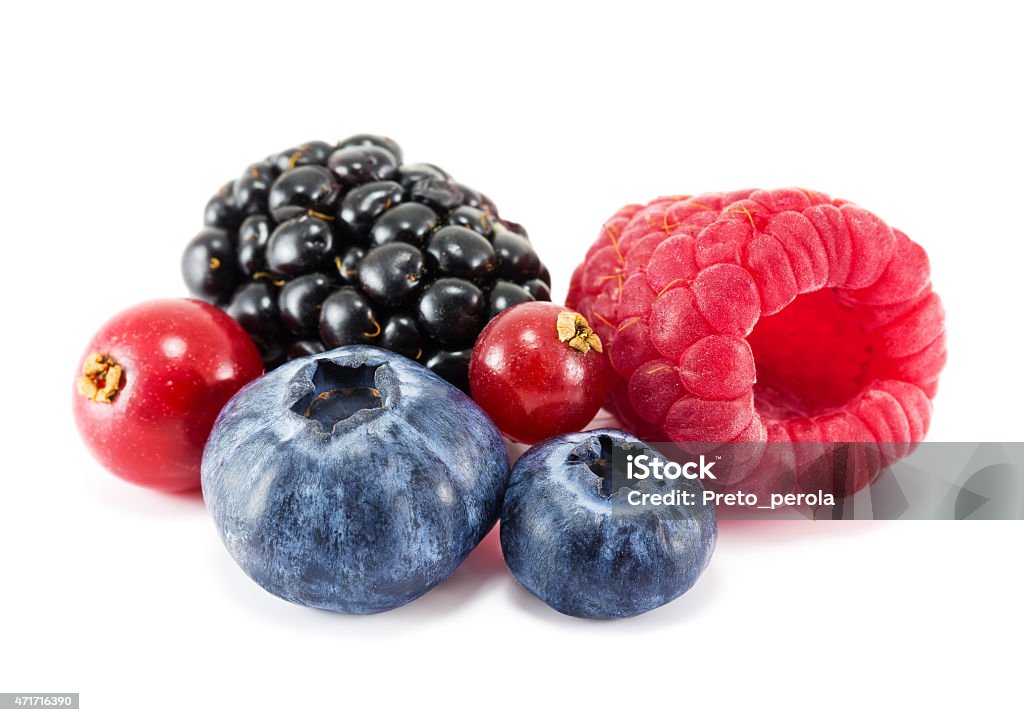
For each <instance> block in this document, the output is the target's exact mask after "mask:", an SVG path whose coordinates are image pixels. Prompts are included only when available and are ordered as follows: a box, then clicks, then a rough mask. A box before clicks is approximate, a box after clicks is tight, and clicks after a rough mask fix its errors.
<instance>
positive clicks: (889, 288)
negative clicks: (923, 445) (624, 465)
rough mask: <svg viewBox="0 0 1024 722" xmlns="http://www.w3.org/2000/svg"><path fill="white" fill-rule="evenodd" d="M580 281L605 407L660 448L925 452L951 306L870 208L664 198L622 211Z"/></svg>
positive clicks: (575, 300)
mask: <svg viewBox="0 0 1024 722" xmlns="http://www.w3.org/2000/svg"><path fill="white" fill-rule="evenodd" d="M572 278H573V280H572V284H571V286H570V291H569V296H568V299H567V301H566V303H568V304H569V305H570V306H572V307H573V308H575V309H577V310H579V311H580V313H583V314H585V315H588V316H591V317H593V318H594V319H595V320H597V321H600V322H601V324H602V325H601V327H600V328H601V335H602V338H603V340H604V342H605V345H606V347H607V351H608V358H609V360H610V362H611V365H612V373H611V374H610V376H611V378H610V385H611V388H610V392H609V400H608V404H607V406H608V408H609V410H610V411H612V413H614V414H615V415H616V416H617V417H618V418H619V420H620V421H621V422H622V424H623V426H624V427H625V428H626V429H627V430H629V431H632V432H633V433H635V434H637V435H638V436H641V437H643V438H644V439H646V440H648V441H674V442H678V443H683V444H686V443H691V442H724V441H731V440H736V441H765V440H767V441H789V440H793V441H806V442H822V441H828V442H856V441H865V440H870V441H875V442H878V444H879V448H880V453H881V454H882V456H884V457H886V458H896V457H898V456H900V455H903V454H905V453H907V452H908V451H909V449H910V448H911V443H912V442H917V441H920V440H921V439H922V438H924V435H925V433H926V431H927V428H928V422H929V418H930V415H931V398H932V397H934V396H935V391H936V385H937V383H938V377H939V372H940V371H941V370H942V367H943V364H944V363H945V359H946V347H945V334H944V330H943V329H944V321H943V312H942V304H941V303H940V301H939V298H938V296H937V295H936V294H935V293H934V292H933V291H932V288H931V284H930V282H929V267H928V257H927V255H926V254H925V252H924V250H923V249H922V248H921V247H920V246H918V245H917V244H916V243H914V242H913V241H911V240H910V239H909V238H908V237H907V236H906V235H904V234H903V233H901V232H900V231H898V230H895V229H892V228H890V227H889V226H887V225H886V224H885V223H883V222H882V221H881V220H880V219H879V218H878V217H877V216H874V215H872V214H871V213H869V212H868V211H865V210H863V209H862V208H858V207H857V206H855V205H853V204H851V203H847V202H846V201H842V200H838V199H833V198H830V197H828V196H826V195H824V194H822V193H816V192H813V191H808V190H801V189H794V188H786V189H782V190H775V191H749V190H748V191H739V192H736V193H725V194H721V193H712V194H707V195H703V196H697V197H690V196H675V197H664V198H659V199H656V200H655V201H653V202H652V203H650V204H649V205H647V206H626V207H625V208H623V209H621V210H620V211H618V212H617V213H616V214H615V215H614V216H613V217H612V218H611V219H610V220H609V221H608V222H607V223H605V224H604V227H603V229H602V231H601V235H600V237H599V238H598V240H597V241H596V242H595V243H594V245H593V246H592V247H591V248H590V250H589V251H588V252H587V255H586V258H585V259H584V261H583V263H582V264H581V265H580V266H579V267H578V268H577V269H576V271H575V273H573V277H572ZM870 478H871V475H870V474H863V475H861V476H858V477H857V478H856V479H853V480H852V481H851V480H848V482H849V486H848V489H847V490H850V491H855V490H856V489H857V488H858V485H863V484H864V483H867V480H869V479H870Z"/></svg>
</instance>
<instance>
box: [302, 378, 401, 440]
mask: <svg viewBox="0 0 1024 722" xmlns="http://www.w3.org/2000/svg"><path fill="white" fill-rule="evenodd" d="M376 371H377V366H375V365H372V364H363V365H361V366H339V365H338V364H336V363H332V362H331V361H327V360H321V361H317V362H316V370H315V371H314V372H313V389H312V390H311V391H310V392H309V393H307V394H305V395H304V396H303V397H302V398H300V399H299V400H298V401H296V402H295V404H294V405H292V408H291V410H292V411H293V412H294V413H296V414H299V415H300V416H304V417H306V418H307V419H313V420H314V421H316V422H317V423H318V424H319V425H320V428H321V429H322V430H323V431H326V432H328V433H330V432H331V431H332V430H333V429H334V425H335V424H337V423H338V422H339V421H343V420H345V419H348V418H351V417H353V416H355V415H356V414H357V413H359V412H360V411H365V410H370V409H382V408H384V397H383V395H382V394H381V392H380V390H379V389H378V388H377V386H376V384H375V382H374V374H375V373H376Z"/></svg>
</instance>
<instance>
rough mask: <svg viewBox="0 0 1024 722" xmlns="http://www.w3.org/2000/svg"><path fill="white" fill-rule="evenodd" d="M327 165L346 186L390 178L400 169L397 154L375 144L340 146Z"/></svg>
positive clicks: (350, 186)
mask: <svg viewBox="0 0 1024 722" xmlns="http://www.w3.org/2000/svg"><path fill="white" fill-rule="evenodd" d="M327 167H328V168H330V169H331V171H332V172H333V173H334V175H335V176H336V177H337V178H338V180H339V181H340V182H341V183H342V185H343V186H345V187H346V188H352V187H354V186H357V185H360V184H362V183H369V182H370V181H380V180H390V179H391V178H392V177H393V176H394V175H395V173H397V171H398V162H397V161H396V160H395V156H393V155H391V153H389V152H388V151H386V150H384V149H383V148H378V147H377V146H375V145H361V146H354V147H350V148H339V149H338V150H336V151H334V152H333V153H331V156H330V158H328V159H327Z"/></svg>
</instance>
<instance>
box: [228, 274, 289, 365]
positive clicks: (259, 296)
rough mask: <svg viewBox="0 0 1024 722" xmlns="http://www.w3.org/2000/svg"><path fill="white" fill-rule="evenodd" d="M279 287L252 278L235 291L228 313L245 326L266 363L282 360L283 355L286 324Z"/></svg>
mask: <svg viewBox="0 0 1024 722" xmlns="http://www.w3.org/2000/svg"><path fill="white" fill-rule="evenodd" d="M277 294H278V290H277V287H276V286H275V285H274V284H273V283H271V282H269V281H253V282H252V283H247V284H246V285H244V286H242V287H241V288H239V289H238V291H236V292H235V295H234V297H233V298H232V299H231V303H230V304H229V305H228V307H227V309H226V310H227V312H228V315H229V316H231V317H232V318H233V319H235V320H236V321H238V323H239V325H240V326H241V327H242V328H244V329H245V331H246V333H248V334H249V335H250V336H251V337H252V340H253V341H254V342H255V343H256V346H257V347H258V348H259V350H260V354H261V355H262V356H263V360H264V363H265V364H277V363H280V360H281V358H282V357H283V355H284V352H285V349H284V343H283V339H284V338H285V333H284V327H283V326H282V325H281V314H280V313H279V312H278V308H277Z"/></svg>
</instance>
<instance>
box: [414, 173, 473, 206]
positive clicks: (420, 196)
mask: <svg viewBox="0 0 1024 722" xmlns="http://www.w3.org/2000/svg"><path fill="white" fill-rule="evenodd" d="M457 185H458V184H456V183H452V182H451V181H447V180H441V179H440V178H424V179H423V180H420V181H417V182H416V183H414V184H413V186H412V189H411V190H410V191H409V199H410V200H411V201H413V202H414V203H422V204H423V205H425V206H430V207H431V208H433V209H434V210H435V211H437V212H438V213H441V214H445V213H448V212H449V211H453V210H455V209H456V208H458V207H459V206H461V205H462V202H463V195H462V191H461V190H459V188H458V187H457Z"/></svg>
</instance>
